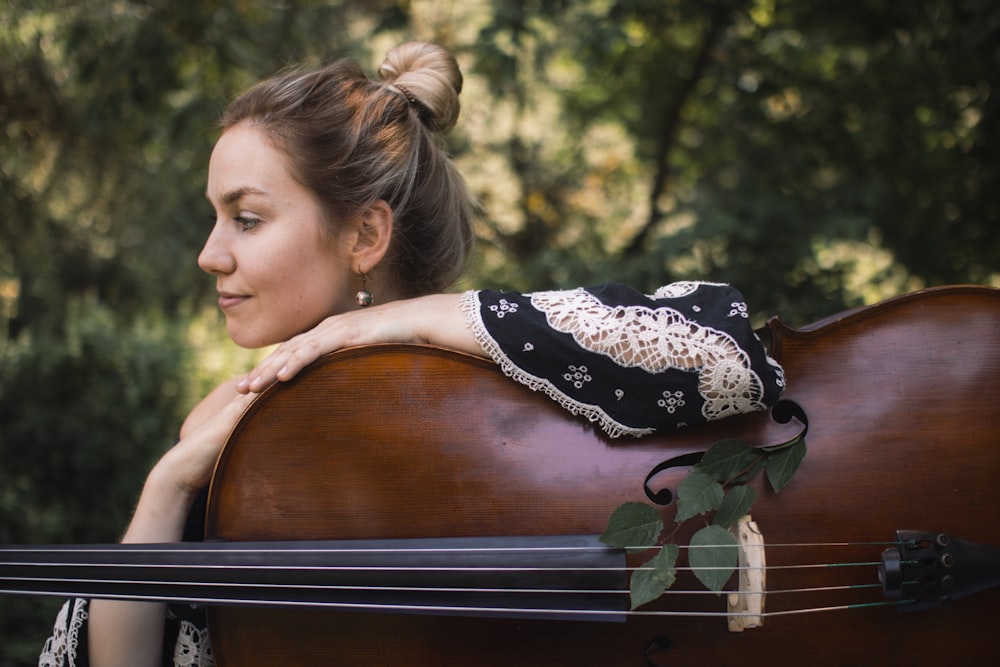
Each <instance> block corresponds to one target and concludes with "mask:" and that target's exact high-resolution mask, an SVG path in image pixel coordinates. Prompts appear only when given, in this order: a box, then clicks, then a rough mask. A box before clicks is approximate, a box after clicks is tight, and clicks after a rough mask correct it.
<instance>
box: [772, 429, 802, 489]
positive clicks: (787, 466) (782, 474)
mask: <svg viewBox="0 0 1000 667" xmlns="http://www.w3.org/2000/svg"><path fill="white" fill-rule="evenodd" d="M805 456H806V441H805V440H799V441H798V442H796V443H795V444H794V445H792V446H791V447H786V448H785V449H779V450H777V451H775V452H774V453H772V454H768V456H767V480H768V481H769V482H770V483H771V488H772V489H774V491H775V493H777V492H778V491H781V490H782V489H783V488H785V485H786V484H788V483H789V482H790V481H792V477H793V476H794V475H795V471H796V470H798V469H799V464H801V463H802V459H804V458H805Z"/></svg>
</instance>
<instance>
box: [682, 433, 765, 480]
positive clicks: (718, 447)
mask: <svg viewBox="0 0 1000 667" xmlns="http://www.w3.org/2000/svg"><path fill="white" fill-rule="evenodd" d="M758 457H759V454H757V453H756V452H754V450H753V448H752V447H751V446H750V445H748V444H747V443H745V442H744V441H742V440H733V439H727V440H719V441H718V442H716V443H715V444H714V445H712V446H711V447H710V448H709V450H708V451H707V452H705V454H704V456H702V457H701V461H699V462H698V463H697V464H696V465H695V466H694V467H693V468H692V470H693V471H695V472H700V473H704V474H706V475H708V476H709V477H712V478H713V479H715V480H716V481H718V482H728V481H730V480H731V479H732V478H734V477H736V476H738V475H740V474H741V473H742V472H743V471H745V470H746V469H747V468H749V467H751V466H752V465H753V464H754V462H755V461H756V460H757V458H758Z"/></svg>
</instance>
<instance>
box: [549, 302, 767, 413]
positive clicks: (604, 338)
mask: <svg viewBox="0 0 1000 667" xmlns="http://www.w3.org/2000/svg"><path fill="white" fill-rule="evenodd" d="M530 298H531V304H532V305H533V306H534V307H535V308H536V309H538V310H539V311H540V312H542V313H544V314H545V317H546V319H547V321H548V323H549V326H551V327H552V328H553V329H555V330H557V331H561V332H563V333H567V334H570V335H572V336H573V339H574V340H575V341H576V342H577V344H578V345H580V347H582V348H583V349H585V350H589V351H591V352H595V353H598V354H602V355H605V356H607V357H609V358H611V359H612V360H613V361H614V362H615V363H617V364H618V365H620V366H623V367H626V368H628V367H639V368H642V369H643V370H645V371H647V372H649V373H662V372H663V371H666V370H668V369H672V368H673V369H681V370H692V371H693V370H697V371H699V382H698V391H699V393H700V394H701V396H702V398H703V399H704V401H705V403H704V406H703V408H702V414H703V416H704V417H705V419H706V420H713V419H721V418H723V417H728V416H731V415H736V414H741V413H744V412H750V411H753V410H760V409H762V408H763V407H764V406H763V404H762V403H761V399H762V397H763V394H764V390H763V386H762V384H761V381H760V378H759V377H758V376H757V374H756V373H754V372H753V371H752V370H751V365H750V359H749V357H748V356H747V354H746V352H745V351H744V350H743V349H742V348H741V347H740V346H739V345H738V344H737V343H736V341H734V340H733V338H732V337H731V336H729V335H728V334H726V333H723V332H721V331H718V330H716V329H713V328H711V327H707V326H702V325H701V324H699V323H697V322H694V321H692V320H689V319H687V318H685V317H684V316H683V315H681V313H679V312H677V311H675V310H672V309H669V308H657V309H655V310H654V309H652V308H647V307H644V306H608V305H606V304H604V303H602V302H601V301H600V300H599V299H597V298H596V297H595V296H593V295H592V294H590V293H589V292H587V291H586V290H584V289H575V290H569V291H557V292H536V293H534V294H531V295H530ZM730 316H731V317H745V306H744V308H743V309H740V308H733V311H731V312H730Z"/></svg>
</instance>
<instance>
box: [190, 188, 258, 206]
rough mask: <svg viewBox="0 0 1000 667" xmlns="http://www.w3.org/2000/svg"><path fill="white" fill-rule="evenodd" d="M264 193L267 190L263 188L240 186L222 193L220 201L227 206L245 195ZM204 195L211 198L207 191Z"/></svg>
mask: <svg viewBox="0 0 1000 667" xmlns="http://www.w3.org/2000/svg"><path fill="white" fill-rule="evenodd" d="M266 194H267V192H266V191H265V190H261V189H260V188H255V187H253V186H245V187H242V188H236V189H235V190H230V191H229V192H226V193H225V194H223V195H222V203H223V204H225V205H227V206H228V205H229V204H233V203H235V202H238V201H239V200H241V199H243V198H244V197H246V196H247V195H266ZM205 197H207V198H208V199H211V197H210V196H209V194H208V193H207V192H206V193H205Z"/></svg>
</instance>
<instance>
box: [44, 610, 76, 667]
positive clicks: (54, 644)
mask: <svg viewBox="0 0 1000 667" xmlns="http://www.w3.org/2000/svg"><path fill="white" fill-rule="evenodd" d="M86 620H87V601H86V600H83V599H80V598H77V599H75V600H67V601H66V603H65V604H64V605H63V606H62V608H61V609H60V610H59V614H58V615H57V616H56V622H55V625H54V626H53V628H52V636H51V637H49V638H48V639H47V640H45V645H44V646H43V647H42V652H41V654H40V655H39V656H38V667H67V666H68V665H75V664H76V655H77V651H78V649H79V637H80V628H82V627H83V624H84V623H85V622H86Z"/></svg>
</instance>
